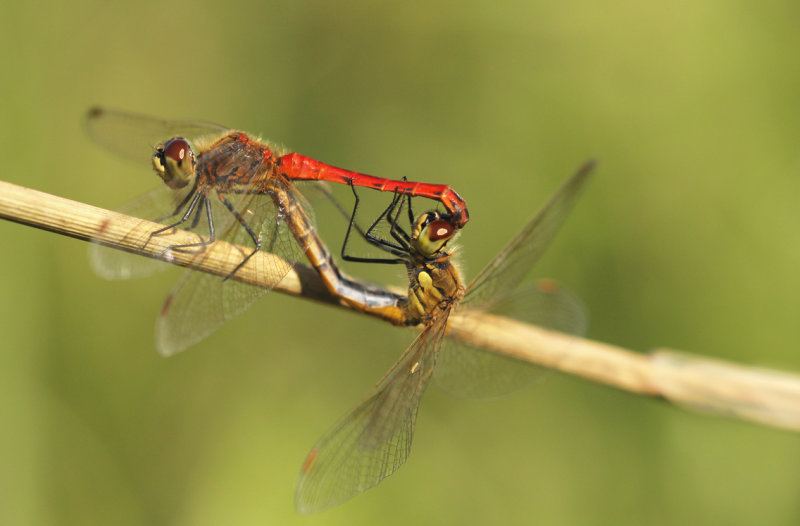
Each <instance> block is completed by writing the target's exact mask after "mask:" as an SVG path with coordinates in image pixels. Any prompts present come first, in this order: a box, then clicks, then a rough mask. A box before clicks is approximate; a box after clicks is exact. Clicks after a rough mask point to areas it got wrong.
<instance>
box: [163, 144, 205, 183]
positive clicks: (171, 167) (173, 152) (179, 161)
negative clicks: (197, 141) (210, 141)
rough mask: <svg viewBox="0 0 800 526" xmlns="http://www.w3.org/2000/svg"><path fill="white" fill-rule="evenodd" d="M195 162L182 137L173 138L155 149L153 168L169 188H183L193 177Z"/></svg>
mask: <svg viewBox="0 0 800 526" xmlns="http://www.w3.org/2000/svg"><path fill="white" fill-rule="evenodd" d="M195 165H196V160H195V157H194V152H192V148H191V146H189V143H188V142H187V141H186V139H183V138H182V137H175V138H173V139H170V140H168V141H167V142H165V143H164V144H163V145H161V146H159V147H158V148H156V153H155V154H154V155H153V168H154V169H155V171H156V173H157V174H158V175H159V177H161V179H163V180H164V183H166V185H167V186H169V187H170V188H183V187H184V186H186V185H187V184H189V181H191V179H192V176H194V171H195Z"/></svg>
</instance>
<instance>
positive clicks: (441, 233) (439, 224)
mask: <svg viewBox="0 0 800 526" xmlns="http://www.w3.org/2000/svg"><path fill="white" fill-rule="evenodd" d="M456 232H458V228H456V226H455V225H454V224H453V222H452V219H451V218H450V216H448V215H445V214H440V213H439V212H425V213H424V214H422V215H420V216H419V217H417V220H416V221H414V229H413V231H412V233H411V242H412V246H413V247H414V248H415V249H416V250H417V251H418V252H419V253H420V254H421V255H423V256H424V257H426V258H432V257H435V256H437V255H438V254H439V252H441V251H442V249H443V248H444V246H445V245H446V244H447V242H448V241H450V240H451V239H453V237H455V235H456Z"/></svg>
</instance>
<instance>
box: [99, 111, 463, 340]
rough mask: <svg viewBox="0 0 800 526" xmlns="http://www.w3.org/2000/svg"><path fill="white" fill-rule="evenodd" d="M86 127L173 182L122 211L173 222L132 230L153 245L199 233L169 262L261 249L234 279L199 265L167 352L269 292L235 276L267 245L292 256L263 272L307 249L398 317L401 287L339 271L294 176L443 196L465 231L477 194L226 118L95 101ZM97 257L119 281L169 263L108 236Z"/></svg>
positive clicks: (177, 297)
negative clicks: (309, 153)
mask: <svg viewBox="0 0 800 526" xmlns="http://www.w3.org/2000/svg"><path fill="white" fill-rule="evenodd" d="M86 126H87V131H88V133H89V135H90V137H92V139H94V141H95V142H97V143H98V144H100V145H101V146H103V147H105V148H106V149H108V150H110V151H112V152H114V153H117V154H119V155H121V156H123V157H127V158H129V159H132V160H134V161H139V162H145V161H147V160H149V162H150V163H151V164H152V167H153V169H154V170H155V172H156V174H157V175H158V176H159V177H160V178H161V180H162V181H163V183H164V184H163V185H161V186H160V187H159V188H157V189H156V190H154V191H152V192H150V193H148V194H146V195H145V196H142V197H141V198H139V199H137V200H135V201H133V202H132V203H130V204H129V205H127V206H125V207H123V208H122V209H121V210H120V212H123V213H125V214H126V215H130V216H135V217H141V218H147V219H156V222H159V223H161V222H165V221H167V222H168V224H167V225H166V226H164V227H163V228H160V229H158V230H155V231H153V230H152V229H150V230H147V229H142V228H138V227H136V228H134V229H132V230H131V231H130V232H129V234H128V236H129V238H130V239H131V240H132V241H134V242H135V243H136V244H137V246H140V247H145V246H146V245H147V244H148V243H149V242H150V241H151V240H152V239H153V237H155V236H159V235H162V234H167V233H170V232H171V231H172V230H173V229H175V228H184V229H186V230H189V231H191V232H194V233H196V234H197V235H198V240H197V242H194V243H190V244H185V245H173V246H170V247H169V248H168V249H167V250H166V251H165V252H164V253H162V254H161V259H163V260H169V259H170V258H171V254H172V253H173V252H188V253H193V254H196V257H197V258H202V257H204V253H205V248H206V247H208V246H209V245H210V244H211V243H213V242H215V241H216V240H218V239H220V240H224V241H228V242H230V243H232V244H235V245H240V246H242V245H243V246H247V247H250V252H249V253H243V254H242V259H241V261H240V262H239V263H238V265H237V266H236V268H235V269H234V270H233V272H231V274H230V275H229V276H227V277H226V278H225V279H220V278H219V277H215V276H213V275H211V274H207V273H203V272H196V271H187V272H186V273H184V275H183V276H182V277H181V278H180V280H179V281H178V283H177V284H176V286H175V287H174V289H173V290H172V292H171V293H170V294H169V295H168V296H167V299H166V300H165V302H164V306H163V307H162V309H161V312H160V314H159V316H158V319H157V322H156V347H157V348H158V350H159V351H160V352H161V353H162V354H164V355H172V354H175V353H177V352H179V351H181V350H183V349H185V348H187V347H189V346H190V345H193V344H194V343H196V342H198V341H200V340H201V339H202V338H204V337H206V336H207V335H209V334H210V333H211V332H213V331H214V330H215V329H216V328H217V327H219V325H221V324H222V323H223V322H225V321H226V320H228V319H230V318H232V317H233V316H235V315H237V314H239V313H241V312H242V311H244V310H245V309H246V308H248V307H249V306H250V305H251V304H252V303H253V302H254V301H255V300H256V299H258V298H259V297H260V296H261V295H263V294H264V293H266V292H267V291H268V289H266V288H263V287H256V286H253V285H248V284H244V283H240V282H238V281H236V280H233V279H228V278H230V277H232V276H233V275H234V274H235V273H236V271H237V270H239V269H240V268H241V267H243V266H244V265H245V264H246V263H247V262H248V261H249V260H250V259H251V258H252V256H253V255H254V254H255V253H256V252H258V251H259V250H261V249H262V248H263V249H265V250H267V251H268V252H271V253H273V254H276V255H278V256H280V257H281V258H282V259H283V260H284V261H285V262H284V263H280V262H275V261H269V262H267V263H264V264H265V265H269V268H261V269H256V272H265V273H267V274H268V275H270V276H275V277H277V278H278V279H276V280H275V281H276V282H279V281H280V278H282V277H283V276H285V275H286V274H287V273H288V272H289V270H290V269H291V268H292V266H293V265H294V264H295V263H296V262H298V261H300V260H301V259H302V257H303V256H305V257H306V258H307V259H308V260H309V261H310V263H311V265H312V266H313V267H314V268H315V270H316V271H317V272H318V273H319V275H320V276H321V278H322V281H323V283H324V284H325V286H326V288H327V289H328V291H329V292H330V293H331V294H333V295H334V296H335V297H337V298H339V299H340V301H342V302H344V303H346V304H348V305H350V306H353V307H355V308H358V309H360V310H366V311H370V312H373V313H380V312H384V311H385V312H387V313H389V315H394V314H396V312H397V308H396V306H397V305H398V304H399V303H402V301H403V297H402V295H397V294H395V293H392V292H389V291H386V290H383V289H380V288H379V287H375V286H372V285H369V284H366V283H364V282H361V281H357V280H355V279H353V278H350V277H348V276H347V275H345V274H344V273H343V272H341V271H340V270H339V268H338V266H337V265H336V263H335V261H334V259H333V257H332V256H331V254H330V252H328V250H327V249H326V247H325V245H324V244H323V243H322V241H321V240H320V239H319V237H318V235H317V233H316V229H315V227H314V223H313V216H312V214H311V208H310V206H309V205H308V204H307V202H306V201H305V198H304V197H303V196H302V194H301V193H300V191H299V190H297V188H296V187H295V185H294V184H293V181H298V180H301V181H327V182H334V183H346V184H348V185H350V186H351V187H356V186H363V187H367V188H371V189H374V190H380V191H386V192H393V193H394V194H395V195H405V196H418V197H427V198H430V199H435V200H438V201H439V202H440V203H442V205H443V206H444V207H445V209H446V210H447V211H448V214H451V215H452V216H453V217H455V218H456V219H454V224H456V225H458V227H459V228H460V227H461V226H463V225H464V224H466V222H467V221H468V219H469V212H468V210H467V207H466V203H465V202H464V200H463V199H462V198H461V197H460V196H459V195H458V194H457V193H456V192H455V190H453V189H452V188H451V187H449V186H447V185H437V184H428V183H417V182H410V181H406V180H401V181H394V180H390V179H383V178H379V177H375V176H371V175H366V174H361V173H358V172H352V171H348V170H344V169H341V168H336V167H333V166H329V165H326V164H323V163H321V162H319V161H315V160H313V159H311V158H309V157H305V156H302V155H299V154H297V153H287V151H286V149H285V148H282V147H279V146H277V145H274V144H272V143H269V142H268V141H264V140H261V139H259V138H256V137H253V136H251V135H248V134H246V133H244V132H241V131H236V130H231V129H229V128H226V127H224V126H220V125H217V124H212V123H208V122H202V121H167V120H161V119H157V118H153V117H148V116H144V115H139V114H135V113H129V112H125V111H121V110H115V109H110V108H101V107H95V108H92V109H90V110H89V112H88V114H87V118H86ZM351 224H352V223H351ZM90 259H91V261H92V265H93V267H94V269H95V271H96V272H97V273H98V274H100V275H101V276H103V277H106V278H109V279H123V278H129V277H134V276H142V275H147V274H149V273H151V272H153V271H155V270H157V269H158V268H159V267H161V266H163V265H160V264H159V262H157V261H155V260H151V259H147V258H142V257H139V256H135V255H131V254H128V253H125V252H120V251H116V250H110V249H108V248H106V247H103V246H102V245H100V244H93V245H92V249H91V250H90ZM254 261H256V260H254ZM378 315H380V314H378ZM390 321H392V320H391V319H390ZM395 322H396V320H395Z"/></svg>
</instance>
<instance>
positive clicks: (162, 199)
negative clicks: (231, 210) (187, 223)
mask: <svg viewBox="0 0 800 526" xmlns="http://www.w3.org/2000/svg"><path fill="white" fill-rule="evenodd" d="M191 191H192V188H185V189H182V190H172V189H170V188H168V187H167V186H160V187H158V188H156V189H155V190H152V191H150V192H148V193H146V194H144V195H143V196H140V197H139V198H137V199H135V200H134V201H131V202H130V203H128V204H127V205H125V206H123V207H121V208H120V209H119V212H120V213H122V214H125V215H129V216H132V217H139V218H142V219H147V220H149V221H155V220H158V219H160V218H162V217H164V216H165V215H167V214H169V213H171V212H172V211H173V210H175V209H176V207H177V206H178V204H180V203H181V202H182V201H183V200H184V199H185V198H186V196H187V195H188V194H189V193H190V192H191ZM228 215H229V214H228ZM198 226H199V225H198ZM206 230H207V229H206ZM198 239H199V238H198ZM125 240H126V241H130V242H131V243H133V244H134V246H138V247H144V246H145V245H146V244H147V242H148V241H149V240H150V231H149V230H147V229H146V228H143V227H142V226H136V227H134V228H133V229H132V230H131V231H130V232H128V234H126V236H125ZM89 263H90V264H91V266H92V269H93V270H94V271H95V273H96V274H97V275H98V276H100V277H102V278H105V279H129V278H137V277H143V276H147V275H149V274H152V273H153V272H155V271H157V270H164V269H165V268H168V265H166V264H164V262H163V261H161V260H158V259H152V258H148V257H144V256H139V255H136V254H131V253H128V252H124V251H122V250H117V249H112V248H108V247H106V246H103V245H101V244H99V243H97V242H93V243H92V244H91V245H89Z"/></svg>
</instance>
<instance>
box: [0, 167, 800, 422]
mask: <svg viewBox="0 0 800 526" xmlns="http://www.w3.org/2000/svg"><path fill="white" fill-rule="evenodd" d="M0 217H2V218H4V219H8V220H10V221H14V222H17V223H21V224H25V225H29V226H33V227H36V228H41V229H44V230H49V231H51V232H55V233H58V234H62V235H66V236H70V237H74V238H77V239H82V240H85V241H88V240H94V241H95V242H100V243H103V244H105V245H108V246H110V247H113V248H118V249H120V250H126V251H129V252H135V253H138V254H141V255H143V256H148V257H160V256H161V254H163V253H164V252H165V250H166V249H167V248H168V247H169V246H170V245H180V244H185V243H191V242H196V240H197V238H196V236H195V234H191V233H188V232H184V231H182V230H177V229H176V230H175V232H174V233H173V234H170V235H168V236H167V235H165V236H157V237H153V238H152V240H151V242H149V243H148V244H147V246H146V247H144V248H142V247H139V246H134V245H132V244H131V243H130V242H128V241H127V240H128V239H131V237H132V236H126V234H129V233H130V231H131V229H134V228H141V229H143V232H147V231H153V230H156V229H157V228H160V225H158V224H156V223H150V222H147V221H142V220H141V219H138V218H132V217H129V216H125V215H123V214H119V213H115V212H110V211H108V210H104V209H102V208H97V207H93V206H90V205H86V204H83V203H78V202H75V201H70V200H68V199H64V198H60V197H56V196H53V195H49V194H45V193H42V192H38V191H36V190H31V189H28V188H23V187H20V186H17V185H13V184H10V183H6V182H3V181H0ZM133 237H137V236H133ZM206 250H207V254H206V256H207V257H204V258H195V257H193V254H190V253H180V252H176V251H171V252H170V254H171V255H172V261H171V263H173V264H176V265H181V266H188V267H192V268H194V269H196V270H199V271H203V272H210V273H212V274H216V275H219V276H227V275H229V274H230V273H231V272H232V271H233V270H234V268H235V267H236V265H237V263H238V262H239V261H241V257H242V254H243V253H245V251H247V250H248V249H246V248H243V247H237V246H235V245H231V244H228V243H224V242H220V241H218V242H216V243H214V244H212V245H211V246H210V247H208V248H207V249H206ZM259 258H277V256H274V255H272V254H268V253H264V252H259V253H258V254H256V255H255V256H254V257H253V258H251V259H250V261H248V264H246V265H245V266H244V267H242V268H241V269H239V270H238V271H237V272H236V274H235V275H234V276H233V279H237V280H240V281H244V282H247V283H251V284H254V285H259V286H265V287H273V288H274V290H277V291H279V292H283V293H285V294H292V295H297V296H303V297H306V298H310V299H314V300H317V301H323V302H326V303H332V304H336V305H338V306H340V307H343V308H348V307H347V305H344V304H341V303H340V302H338V301H337V300H336V298H333V297H332V296H331V295H330V294H328V292H327V291H326V289H325V287H324V286H323V285H322V283H321V281H320V280H319V278H318V277H317V275H316V273H315V272H314V271H313V270H312V269H310V268H308V267H306V266H304V265H296V266H295V267H294V269H293V270H292V271H290V272H289V274H288V275H286V276H285V277H283V279H280V277H279V276H269V275H266V274H258V273H256V272H255V269H265V268H272V267H273V266H272V265H267V264H264V263H265V262H263V261H262V262H259V261H257V259H259ZM278 259H279V258H278ZM262 272H263V271H262ZM276 281H277V283H276ZM449 331H450V332H449V334H450V335H451V336H453V337H456V338H459V339H461V340H464V341H467V342H469V343H472V344H475V345H477V346H480V347H483V348H486V349H488V350H490V351H492V352H495V353H499V354H503V355H506V356H509V357H513V358H516V359H519V360H524V361H527V362H531V363H534V364H537V365H543V366H546V367H550V368H553V369H556V370H559V371H563V372H566V373H569V374H573V375H576V376H580V377H583V378H586V379H588V380H592V381H595V382H599V383H603V384H606V385H609V386H613V387H616V388H618V389H622V390H625V391H628V392H632V393H637V394H642V395H648V396H656V397H662V398H664V399H666V400H669V401H671V402H673V403H675V404H677V405H680V406H682V407H686V408H690V409H694V410H700V411H705V412H711V413H715V414H724V415H727V416H733V417H738V418H742V419H745V420H750V421H754V422H759V423H762V424H766V425H771V426H776V427H782V428H786V429H792V430H795V431H800V376H798V375H794V374H788V373H783V372H780V371H773V370H767V369H757V368H753V367H748V366H743V365H737V364H733V363H726V362H722V361H715V360H709V359H705V358H701V357H697V356H692V355H689V354H683V353H678V352H675V351H669V350H659V351H657V352H654V353H652V354H641V353H636V352H632V351H629V350H627V349H623V348H620V347H615V346H613V345H608V344H604V343H599V342H595V341H591V340H587V339H582V338H577V337H574V336H567V335H564V334H560V333H557V332H552V331H548V330H545V329H541V328H538V327H534V326H532V325H527V324H524V323H521V322H518V321H515V320H511V319H508V318H503V317H498V316H493V315H489V314H484V313H471V312H467V313H463V314H461V315H459V314H458V313H456V314H453V315H452V316H451V317H450V322H449Z"/></svg>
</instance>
